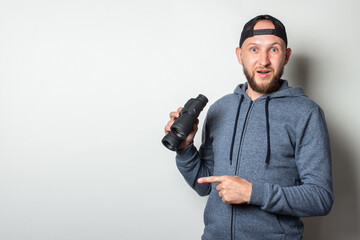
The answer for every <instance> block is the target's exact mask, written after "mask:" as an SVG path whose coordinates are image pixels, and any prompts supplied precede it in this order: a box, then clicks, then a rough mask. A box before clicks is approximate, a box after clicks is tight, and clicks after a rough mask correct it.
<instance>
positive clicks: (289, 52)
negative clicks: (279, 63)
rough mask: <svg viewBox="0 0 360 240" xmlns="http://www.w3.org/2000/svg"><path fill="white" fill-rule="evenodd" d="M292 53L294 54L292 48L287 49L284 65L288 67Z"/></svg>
mask: <svg viewBox="0 0 360 240" xmlns="http://www.w3.org/2000/svg"><path fill="white" fill-rule="evenodd" d="M291 53H292V51H291V48H287V49H286V53H285V64H284V65H286V64H287V63H288V61H289V59H290V55H291Z"/></svg>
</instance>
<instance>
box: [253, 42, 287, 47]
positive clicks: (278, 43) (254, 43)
mask: <svg viewBox="0 0 360 240" xmlns="http://www.w3.org/2000/svg"><path fill="white" fill-rule="evenodd" d="M251 45H261V44H260V43H256V42H250V43H249V44H248V46H251ZM266 45H269V46H274V45H280V46H281V43H280V42H273V43H270V44H266Z"/></svg>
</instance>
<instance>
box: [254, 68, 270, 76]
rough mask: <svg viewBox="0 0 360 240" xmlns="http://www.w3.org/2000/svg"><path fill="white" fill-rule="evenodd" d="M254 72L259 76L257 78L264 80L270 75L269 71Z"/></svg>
mask: <svg viewBox="0 0 360 240" xmlns="http://www.w3.org/2000/svg"><path fill="white" fill-rule="evenodd" d="M256 72H257V73H258V74H259V76H260V77H261V78H266V77H268V76H269V75H270V73H271V70H267V69H262V70H258V71H256Z"/></svg>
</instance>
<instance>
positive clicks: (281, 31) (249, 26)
mask: <svg viewBox="0 0 360 240" xmlns="http://www.w3.org/2000/svg"><path fill="white" fill-rule="evenodd" d="M259 20H269V21H271V22H272V23H273V24H274V26H275V29H256V30H254V26H255V24H256V23H257V22H258V21H259ZM255 35H275V36H278V37H279V38H281V39H282V40H284V42H285V45H286V46H287V37H286V31H285V26H284V25H283V24H282V23H281V22H280V21H279V20H278V19H276V18H274V17H273V16H270V15H259V16H257V17H254V18H253V19H251V20H250V21H248V22H247V23H246V24H245V25H244V28H243V31H242V33H241V38H240V43H239V47H241V45H242V44H243V42H244V41H245V39H247V38H249V37H252V36H255Z"/></svg>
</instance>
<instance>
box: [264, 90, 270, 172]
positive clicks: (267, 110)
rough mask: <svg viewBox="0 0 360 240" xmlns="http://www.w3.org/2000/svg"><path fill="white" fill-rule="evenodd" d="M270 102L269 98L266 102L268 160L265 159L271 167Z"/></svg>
mask: <svg viewBox="0 0 360 240" xmlns="http://www.w3.org/2000/svg"><path fill="white" fill-rule="evenodd" d="M269 101H270V97H269V96H268V97H267V98H266V100H265V118H266V138H267V150H266V159H265V163H266V165H269V162H270V124H269Z"/></svg>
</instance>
